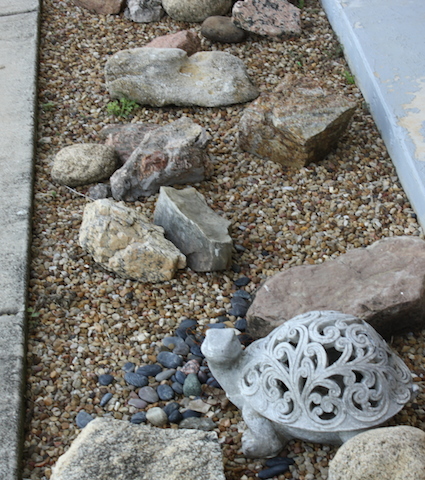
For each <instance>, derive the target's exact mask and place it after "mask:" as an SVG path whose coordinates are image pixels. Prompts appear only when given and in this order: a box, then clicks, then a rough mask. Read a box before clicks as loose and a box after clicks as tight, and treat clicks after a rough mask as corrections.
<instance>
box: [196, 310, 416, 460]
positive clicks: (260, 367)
mask: <svg viewBox="0 0 425 480" xmlns="http://www.w3.org/2000/svg"><path fill="white" fill-rule="evenodd" d="M201 349H202V353H203V354H204V355H205V357H206V359H207V360H208V365H209V368H210V370H211V372H212V374H213V375H214V377H215V378H216V380H217V381H218V382H219V383H220V385H221V386H222V388H223V389H224V390H225V391H226V394H227V396H228V398H229V400H230V401H231V402H232V403H234V404H235V405H236V406H237V407H238V408H239V409H240V410H242V416H243V418H244V421H245V423H246V426H247V430H246V431H245V433H244V435H243V437H242V449H243V452H244V454H245V455H246V456H249V457H254V458H265V457H272V456H275V455H276V454H277V453H279V451H280V450H281V449H282V448H283V447H284V445H285V444H286V443H287V442H288V441H289V440H291V439H293V438H297V439H300V440H305V441H309V442H318V443H331V444H341V443H343V442H345V441H346V440H348V439H349V438H351V437H353V436H354V435H357V434H358V433H360V432H362V431H365V430H368V429H370V428H375V427H377V426H379V425H381V424H383V423H384V422H385V421H386V420H388V419H389V418H391V417H392V416H393V415H395V414H396V413H397V412H399V411H400V410H401V409H402V408H403V406H404V405H405V404H406V403H407V402H409V401H410V400H411V399H412V398H414V396H415V393H416V391H415V387H414V386H413V383H412V375H411V373H410V371H409V369H408V368H407V366H406V365H405V363H404V362H403V361H402V360H401V358H399V357H398V356H397V355H396V354H395V353H394V352H393V351H392V350H391V349H390V347H389V346H388V345H387V343H386V342H385V340H384V339H383V338H382V337H381V336H380V335H379V334H378V333H377V332H376V331H375V330H374V328H373V327H371V326H370V325H369V324H368V323H366V322H364V321H363V320H360V319H358V318H356V317H354V316H352V315H347V314H344V313H340V312H334V311H314V312H309V313H305V314H302V315H298V316H296V317H294V318H292V319H291V320H288V321H287V322H285V323H283V324H282V325H280V326H279V327H277V328H276V329H274V330H273V331H272V332H271V333H270V334H269V335H268V336H267V337H265V338H262V339H260V340H256V341H255V342H253V343H252V344H251V345H250V346H249V347H247V348H246V349H245V350H243V349H242V346H241V344H240V342H239V340H238V338H237V336H236V331H235V330H234V329H210V330H208V331H207V334H206V338H205V340H204V342H203V344H202V347H201Z"/></svg>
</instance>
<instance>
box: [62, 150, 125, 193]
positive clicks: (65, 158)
mask: <svg viewBox="0 0 425 480" xmlns="http://www.w3.org/2000/svg"><path fill="white" fill-rule="evenodd" d="M117 167H118V157H117V155H116V153H115V150H114V149H113V148H112V147H110V146H107V145H97V144H91V143H83V144H75V145H69V146H68V147H65V148H62V150H60V151H59V152H58V153H57V154H56V157H55V159H54V162H53V167H52V178H53V180H54V181H55V182H58V183H60V184H62V185H68V186H69V187H77V186H79V185H87V184H89V183H95V182H101V181H103V180H106V179H108V178H109V177H110V176H111V175H112V174H113V173H114V171H115V170H116V169H117Z"/></svg>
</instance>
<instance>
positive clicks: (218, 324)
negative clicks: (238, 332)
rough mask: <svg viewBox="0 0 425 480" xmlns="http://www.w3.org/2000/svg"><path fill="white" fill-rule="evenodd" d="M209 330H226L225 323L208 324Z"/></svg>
mask: <svg viewBox="0 0 425 480" xmlns="http://www.w3.org/2000/svg"><path fill="white" fill-rule="evenodd" d="M207 327H208V328H226V325H224V323H207Z"/></svg>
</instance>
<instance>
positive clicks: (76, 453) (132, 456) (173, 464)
mask: <svg viewBox="0 0 425 480" xmlns="http://www.w3.org/2000/svg"><path fill="white" fill-rule="evenodd" d="M188 472H190V473H188ZM106 479H114V480H130V479H131V480H136V479H137V480H189V479H196V480H225V477H224V472H223V459H222V455H221V450H220V445H219V444H218V441H217V434H216V433H215V432H202V431H199V430H175V429H171V428H167V429H162V428H155V427H150V426H148V425H134V424H132V423H130V422H128V421H123V420H115V419H111V418H105V417H103V418H97V419H95V420H94V421H92V422H90V423H89V424H88V425H87V426H86V427H85V428H84V430H83V431H82V432H81V433H80V435H79V436H78V437H77V438H76V439H75V440H74V442H73V443H72V445H71V447H70V448H69V449H68V451H67V452H66V453H64V454H63V455H62V456H61V457H60V458H59V460H58V461H57V463H56V465H55V466H54V467H53V471H52V476H51V480H106Z"/></svg>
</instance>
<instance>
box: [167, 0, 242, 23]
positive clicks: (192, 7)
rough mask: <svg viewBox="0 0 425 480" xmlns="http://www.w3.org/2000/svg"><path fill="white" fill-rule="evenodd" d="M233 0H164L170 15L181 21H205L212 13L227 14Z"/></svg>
mask: <svg viewBox="0 0 425 480" xmlns="http://www.w3.org/2000/svg"><path fill="white" fill-rule="evenodd" d="M232 4H233V0H213V1H211V0H162V5H163V7H164V9H165V11H166V12H167V13H168V15H169V16H170V17H171V18H173V19H174V20H177V21H180V22H203V21H204V20H205V19H206V18H207V17H210V16H211V15H225V14H226V13H227V12H229V11H230V9H231V8H232Z"/></svg>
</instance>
